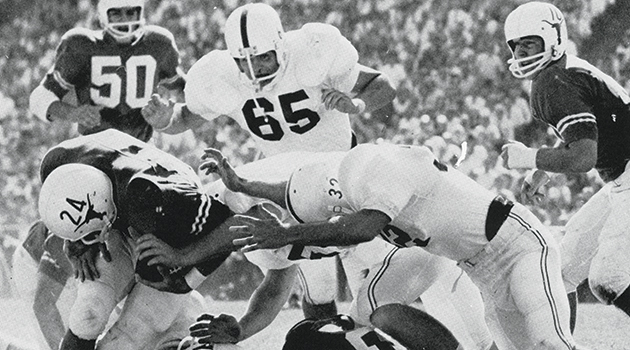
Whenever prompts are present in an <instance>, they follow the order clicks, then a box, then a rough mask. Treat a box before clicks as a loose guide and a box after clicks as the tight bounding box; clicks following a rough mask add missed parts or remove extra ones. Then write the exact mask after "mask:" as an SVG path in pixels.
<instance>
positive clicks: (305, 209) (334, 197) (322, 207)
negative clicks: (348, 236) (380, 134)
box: [286, 156, 352, 222]
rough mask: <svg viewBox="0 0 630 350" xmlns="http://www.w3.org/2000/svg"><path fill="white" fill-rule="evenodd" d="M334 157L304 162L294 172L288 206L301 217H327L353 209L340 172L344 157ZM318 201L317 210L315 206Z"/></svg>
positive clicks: (321, 218)
mask: <svg viewBox="0 0 630 350" xmlns="http://www.w3.org/2000/svg"><path fill="white" fill-rule="evenodd" d="M330 159H331V160H330V161H317V162H312V163H310V164H306V165H304V166H300V167H299V168H297V169H296V170H295V171H294V172H293V174H291V177H290V178H289V182H288V183H287V190H286V206H287V209H288V210H289V212H290V213H291V215H292V216H293V217H294V218H295V219H296V220H297V221H299V222H311V221H323V220H328V219H330V218H331V217H333V216H337V215H343V214H349V213H351V212H352V210H351V209H350V205H349V204H348V202H347V201H346V196H345V194H344V193H343V191H342V190H341V188H340V187H339V180H338V178H337V175H336V174H337V172H338V168H339V161H340V160H341V158H340V157H334V156H333V157H331V158H330ZM314 205H316V206H317V210H313V206H314Z"/></svg>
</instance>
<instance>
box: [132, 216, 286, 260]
mask: <svg viewBox="0 0 630 350" xmlns="http://www.w3.org/2000/svg"><path fill="white" fill-rule="evenodd" d="M249 217H253V218H258V219H262V220H267V219H269V220H277V218H276V217H275V216H274V215H273V214H271V213H270V212H269V211H267V210H266V209H264V207H263V206H262V205H257V206H254V207H252V208H251V209H250V210H249V211H247V212H246V213H245V214H244V215H235V216H232V217H230V218H228V219H227V220H226V221H225V222H224V223H222V224H221V225H219V226H218V227H216V228H215V229H214V230H212V232H210V233H209V234H207V235H205V236H202V237H200V238H199V239H198V240H196V241H195V242H192V243H191V244H189V245H186V246H184V247H181V248H173V247H171V246H169V245H168V244H166V243H165V242H164V241H162V240H160V239H159V238H157V237H155V236H154V235H151V234H146V235H142V236H140V238H138V239H137V240H136V247H135V248H134V249H135V252H136V254H137V255H138V260H143V259H149V260H148V261H147V264H148V265H149V266H152V265H164V266H167V267H169V268H173V267H189V266H195V265H198V264H200V263H202V262H204V261H207V260H209V259H212V258H213V257H216V256H218V255H220V254H224V253H229V252H232V251H234V250H236V249H238V247H236V246H234V245H233V244H232V240H233V239H234V238H235V237H238V238H240V237H243V236H235V234H234V233H232V232H231V231H230V227H231V226H238V225H240V224H241V223H242V221H243V220H244V219H245V218H249Z"/></svg>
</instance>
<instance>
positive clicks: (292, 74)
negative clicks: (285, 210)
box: [185, 23, 359, 156]
mask: <svg viewBox="0 0 630 350" xmlns="http://www.w3.org/2000/svg"><path fill="white" fill-rule="evenodd" d="M285 47H286V52H285V54H286V61H285V62H286V64H285V65H282V66H281V67H280V70H281V71H280V72H278V75H277V76H276V77H275V78H274V79H273V81H272V82H271V83H269V84H268V85H267V86H265V87H263V88H262V90H261V91H256V90H257V89H256V87H255V86H254V85H252V83H251V81H250V80H249V79H248V78H247V77H246V76H245V75H244V74H243V73H241V72H240V71H239V69H238V66H237V65H236V63H235V62H234V59H233V58H232V56H230V54H229V52H228V51H227V50H215V51H212V52H210V53H208V54H207V55H205V56H204V57H202V58H201V59H200V60H199V61H198V62H197V63H195V64H194V65H193V66H192V67H191V69H190V71H189V73H188V76H187V82H186V89H185V95H186V104H187V106H188V109H190V110H191V111H192V112H194V113H196V114H199V115H201V116H202V117H203V118H205V119H207V120H212V119H214V118H216V117H218V116H220V115H227V116H229V117H231V118H232V119H234V120H236V121H237V122H238V123H239V125H240V126H241V127H242V128H243V129H245V130H248V131H249V132H250V134H251V136H252V138H253V139H254V140H255V142H256V144H257V146H258V148H259V149H260V150H261V151H262V152H263V153H264V154H265V156H271V155H275V154H278V153H283V152H288V151H322V152H325V151H345V150H348V149H350V146H351V139H352V131H351V128H350V121H349V118H348V115H347V114H346V113H342V112H339V111H337V110H327V109H326V108H325V107H324V104H323V103H322V89H325V88H334V89H337V90H339V91H341V92H344V93H349V92H350V91H351V90H352V88H353V87H354V85H355V83H356V81H357V77H358V74H359V65H358V53H357V51H356V49H355V48H354V46H352V44H351V43H350V42H349V41H348V40H347V39H346V38H344V37H343V36H342V35H341V33H340V32H339V30H337V29H336V28H335V27H332V26H330V25H327V24H321V23H309V24H306V25H304V26H303V27H302V28H301V29H299V30H295V31H289V32H287V33H286V39H285Z"/></svg>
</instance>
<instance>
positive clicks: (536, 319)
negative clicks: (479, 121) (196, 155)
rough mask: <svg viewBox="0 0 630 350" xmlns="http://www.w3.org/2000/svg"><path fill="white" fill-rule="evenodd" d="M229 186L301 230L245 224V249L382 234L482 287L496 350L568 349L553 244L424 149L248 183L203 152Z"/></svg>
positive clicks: (340, 156)
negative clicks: (284, 214)
mask: <svg viewBox="0 0 630 350" xmlns="http://www.w3.org/2000/svg"><path fill="white" fill-rule="evenodd" d="M206 156H207V157H209V158H211V161H210V162H208V163H206V164H204V165H202V167H203V168H206V169H208V170H209V171H216V172H218V173H219V174H220V175H221V178H222V179H223V181H224V183H225V184H226V186H227V187H228V188H230V189H232V190H233V191H241V192H243V193H246V194H248V195H251V196H255V197H262V198H268V199H271V200H273V201H274V202H275V203H277V204H278V205H281V206H285V207H286V208H287V209H288V210H289V211H290V212H291V214H292V215H293V217H295V218H296V219H297V220H298V221H301V222H304V223H303V224H299V225H291V226H289V225H284V224H279V223H278V221H274V220H248V219H247V218H244V220H246V221H249V223H248V224H247V225H244V226H241V227H235V228H234V230H235V232H237V233H238V234H242V233H248V234H249V235H250V237H247V238H244V239H237V240H235V243H236V244H240V245H243V246H245V247H244V248H243V250H244V251H255V250H258V249H272V248H277V247H282V246H284V245H287V244H305V245H323V246H329V245H340V246H344V245H350V244H356V243H359V242H365V241H368V240H371V239H373V238H374V237H376V236H379V235H380V236H381V237H382V238H383V239H385V240H387V241H388V242H390V243H392V244H394V245H397V246H399V247H412V246H421V247H424V248H425V249H426V250H428V251H429V252H431V253H434V254H437V255H442V256H445V257H447V258H449V259H452V260H455V261H457V262H458V265H459V266H460V267H461V268H462V269H463V270H464V271H466V272H467V274H468V275H469V276H470V278H471V279H472V281H473V282H474V283H475V284H476V285H477V286H478V287H479V289H480V290H481V293H482V295H483V297H484V302H485V304H486V308H487V309H490V311H492V312H491V314H493V315H495V320H496V323H495V322H489V324H488V325H489V326H490V328H491V331H492V335H493V337H494V340H495V342H496V343H497V345H498V347H499V348H516V349H533V348H545V349H568V350H570V349H574V348H575V343H574V340H573V338H572V335H571V332H570V329H569V303H568V300H567V297H566V294H565V290H564V286H563V283H562V276H561V272H560V256H559V248H558V246H557V243H556V242H555V241H554V238H553V237H552V235H551V234H550V233H549V232H548V231H547V229H546V228H545V227H544V225H542V224H541V223H540V221H539V220H538V219H537V218H536V216H535V215H533V214H532V213H531V212H529V211H528V210H527V209H526V208H525V207H524V206H522V205H520V204H518V203H512V202H510V201H507V200H505V199H504V198H502V197H501V196H496V195H495V194H493V193H492V192H490V191H488V190H486V189H484V188H483V187H482V186H480V185H479V184H477V183H476V182H474V181H473V180H472V179H470V178H468V177H467V176H465V175H464V174H462V173H461V172H458V171H457V170H454V169H452V168H449V167H448V166H445V165H444V164H442V163H440V162H438V161H437V160H436V159H435V157H434V155H433V154H432V153H431V152H430V151H429V150H428V149H427V148H426V147H409V146H399V145H369V144H366V145H359V146H357V147H355V148H354V149H352V150H350V151H348V152H340V153H331V154H329V156H328V160H327V161H324V162H321V161H320V162H312V163H310V164H306V165H304V166H302V167H300V168H298V169H296V170H295V171H294V172H293V174H292V175H291V177H290V178H289V179H287V180H285V181H280V182H276V183H264V182H261V181H248V179H244V178H241V177H239V176H237V175H236V173H234V170H233V169H232V168H231V166H230V165H229V163H228V162H227V160H226V159H225V158H224V157H223V156H222V155H221V153H220V152H218V151H216V150H212V149H209V150H207V151H206Z"/></svg>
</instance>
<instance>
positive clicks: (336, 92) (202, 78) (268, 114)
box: [143, 3, 395, 317]
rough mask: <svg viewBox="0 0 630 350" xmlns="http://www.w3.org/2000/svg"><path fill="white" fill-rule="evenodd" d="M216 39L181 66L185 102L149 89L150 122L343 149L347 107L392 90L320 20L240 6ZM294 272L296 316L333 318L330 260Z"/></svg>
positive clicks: (270, 144) (375, 102) (279, 145)
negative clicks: (219, 44)
mask: <svg viewBox="0 0 630 350" xmlns="http://www.w3.org/2000/svg"><path fill="white" fill-rule="evenodd" d="M225 42H226V44H227V50H215V51H212V52H210V53H208V54H206V55H205V56H204V57H202V58H201V59H200V60H199V61H198V62H197V63H195V64H194V65H193V66H192V67H191V69H190V71H189V72H188V76H187V79H188V81H187V84H186V89H185V91H184V92H185V98H186V104H185V105H184V104H174V103H173V102H170V101H169V102H167V101H164V100H161V99H160V98H159V97H158V96H154V98H153V99H152V100H151V101H150V102H149V103H148V105H147V106H146V107H145V108H143V114H144V116H145V118H146V119H147V120H148V121H149V123H150V124H151V125H153V126H154V127H155V128H157V129H160V130H162V131H164V132H166V133H169V134H172V133H179V132H182V131H185V130H188V129H195V128H197V127H198V126H199V125H200V124H201V123H205V122H206V121H208V120H213V119H215V118H217V117H218V116H221V115H227V116H229V117H230V118H232V119H234V120H236V121H237V122H238V123H239V125H240V126H241V127H242V128H243V129H244V130H248V131H249V133H250V135H251V137H252V138H253V139H254V141H255V142H256V145H257V147H258V149H259V150H260V151H261V152H262V154H263V155H264V156H265V157H269V156H272V155H275V154H278V153H283V152H289V151H345V150H348V149H350V147H352V146H353V145H354V144H355V143H356V140H354V138H353V134H352V130H351V127H350V120H349V118H348V114H359V113H366V112H371V111H374V110H377V109H379V108H381V107H383V106H384V105H386V104H387V103H389V102H391V101H392V100H393V99H394V97H395V90H394V88H393V87H392V86H391V84H390V82H389V80H388V78H387V77H386V76H385V75H384V74H383V73H381V72H379V71H376V70H374V69H371V68H368V67H366V66H364V65H362V64H359V63H358V53H357V51H356V49H355V48H354V46H353V45H352V44H351V43H350V42H349V41H348V40H347V39H346V38H345V37H343V36H342V34H341V33H340V32H339V30H338V29H337V28H335V27H333V26H330V25H328V24H322V23H308V24H306V25H304V26H303V27H302V28H301V29H299V30H294V31H289V32H285V31H284V29H283V27H282V23H281V21H280V17H279V15H278V13H277V12H276V11H275V10H274V9H273V8H272V7H270V6H268V5H266V4H262V3H254V4H247V5H244V6H241V7H238V8H237V9H235V10H234V11H233V12H232V13H231V14H230V16H229V17H228V19H227V20H226V23H225ZM322 264H325V265H324V266H322ZM301 269H302V271H301V277H302V278H303V280H301V281H302V285H303V287H304V288H303V289H304V290H305V293H304V295H305V296H310V297H311V298H312V300H309V299H305V300H304V302H303V303H302V306H303V308H304V311H305V316H307V317H317V316H333V315H335V314H336V313H337V312H336V307H335V305H334V298H335V295H334V292H335V288H329V286H330V285H331V284H334V281H335V276H334V272H335V265H334V260H333V259H325V260H320V261H319V262H307V263H304V264H302V267H301ZM331 274H333V276H331ZM311 304H319V305H320V307H318V308H315V307H310V305H311Z"/></svg>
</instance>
